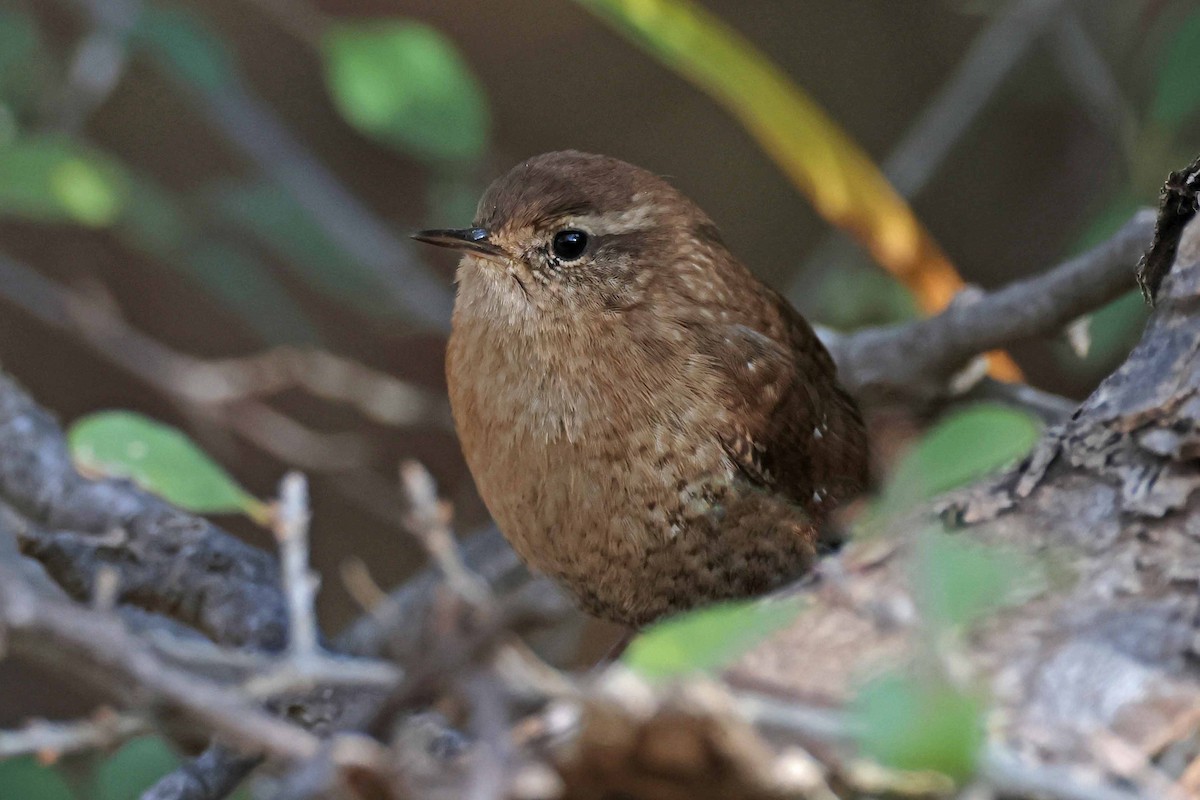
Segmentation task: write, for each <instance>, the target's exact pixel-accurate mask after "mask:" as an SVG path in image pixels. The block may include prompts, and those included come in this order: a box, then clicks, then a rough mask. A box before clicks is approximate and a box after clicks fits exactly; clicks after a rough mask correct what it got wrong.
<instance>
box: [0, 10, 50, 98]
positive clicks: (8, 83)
mask: <svg viewBox="0 0 1200 800" xmlns="http://www.w3.org/2000/svg"><path fill="white" fill-rule="evenodd" d="M44 56H45V54H44V53H43V51H42V38H41V35H40V34H39V33H38V29H37V25H36V23H35V22H34V19H33V17H32V16H30V15H29V14H22V13H20V12H18V11H11V10H8V9H0V105H3V104H4V103H5V102H8V101H11V102H14V103H16V104H18V105H25V104H26V103H27V102H28V101H31V100H33V99H34V98H35V96H36V94H37V91H36V87H37V81H36V78H37V77H38V76H39V74H40V73H41V72H42V70H41V69H40V67H41V66H42V63H41V62H42V59H43V58H44Z"/></svg>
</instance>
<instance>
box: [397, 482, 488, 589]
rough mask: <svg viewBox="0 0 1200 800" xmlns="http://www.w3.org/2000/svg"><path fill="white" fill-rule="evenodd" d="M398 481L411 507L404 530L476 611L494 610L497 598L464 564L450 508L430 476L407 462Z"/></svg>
mask: <svg viewBox="0 0 1200 800" xmlns="http://www.w3.org/2000/svg"><path fill="white" fill-rule="evenodd" d="M400 482H401V484H402V485H403V487H404V491H405V494H406V495H407V496H408V501H409V504H410V508H409V512H408V514H407V515H406V517H405V522H406V525H405V527H406V528H407V529H408V530H409V531H410V532H411V533H412V534H413V535H414V536H415V537H416V538H417V540H418V541H419V542H420V543H421V545H422V546H423V547H424V548H425V550H426V552H428V553H429V557H430V558H431V559H432V560H433V563H434V564H436V565H437V567H438V569H439V570H441V572H442V575H443V576H444V577H445V579H446V584H447V585H448V586H449V587H450V588H451V589H452V590H453V591H454V592H455V593H456V594H457V595H458V596H459V597H461V598H462V599H463V600H465V601H467V602H468V603H470V604H471V605H472V606H474V607H475V608H476V609H482V610H488V609H494V608H495V606H496V599H495V597H494V596H493V595H492V590H491V589H490V588H489V587H488V585H487V582H486V581H484V580H483V579H482V578H481V577H479V575H478V574H476V573H474V572H472V571H471V569H470V568H469V567H467V565H466V564H465V563H463V560H462V556H461V555H460V554H459V552H458V544H457V542H456V540H455V538H454V534H453V532H452V531H451V530H450V517H451V509H450V505H449V504H448V503H445V502H443V501H441V500H439V499H438V496H437V486H436V485H435V484H434V482H433V476H432V475H430V474H429V472H428V470H426V469H425V468H424V467H423V466H421V465H420V464H418V463H417V462H415V461H406V462H404V463H403V464H402V465H401V466H400Z"/></svg>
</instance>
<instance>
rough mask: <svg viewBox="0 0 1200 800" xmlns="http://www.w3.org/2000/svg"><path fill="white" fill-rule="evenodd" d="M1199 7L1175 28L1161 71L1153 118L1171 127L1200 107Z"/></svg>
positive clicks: (1177, 124)
mask: <svg viewBox="0 0 1200 800" xmlns="http://www.w3.org/2000/svg"><path fill="white" fill-rule="evenodd" d="M1198 76H1200V10H1197V11H1193V12H1192V13H1191V14H1189V15H1188V16H1187V18H1185V19H1184V20H1183V22H1182V23H1181V24H1180V25H1179V27H1178V28H1177V29H1176V30H1175V35H1174V36H1173V37H1172V39H1171V41H1170V43H1169V44H1168V45H1167V47H1166V55H1165V57H1164V58H1163V62H1162V67H1161V68H1160V69H1159V73H1158V84H1157V86H1156V87H1155V92H1154V100H1153V102H1152V103H1151V105H1150V117H1151V119H1153V120H1154V121H1155V122H1157V123H1160V124H1161V125H1163V126H1164V127H1166V128H1167V129H1168V130H1175V129H1177V128H1178V127H1179V126H1180V124H1182V123H1183V122H1184V121H1185V120H1187V118H1188V117H1190V116H1191V115H1192V114H1194V113H1195V112H1196V111H1197V110H1200V77H1198Z"/></svg>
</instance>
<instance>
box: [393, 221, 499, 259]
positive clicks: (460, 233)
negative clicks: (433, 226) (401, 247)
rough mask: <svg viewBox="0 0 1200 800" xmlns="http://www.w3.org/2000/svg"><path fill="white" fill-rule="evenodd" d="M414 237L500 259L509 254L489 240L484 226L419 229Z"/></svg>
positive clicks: (419, 240) (440, 245)
mask: <svg viewBox="0 0 1200 800" xmlns="http://www.w3.org/2000/svg"><path fill="white" fill-rule="evenodd" d="M412 238H414V239H416V240H417V241H418V242H425V243H426V244H436V245H437V246H438V247H449V248H452V249H454V250H465V251H467V252H469V253H476V254H478V255H481V256H485V257H487V258H492V259H499V258H504V257H505V256H507V253H505V252H504V251H503V250H502V249H500V248H499V247H498V246H496V245H495V244H493V243H492V242H489V241H488V232H487V230H486V229H484V228H458V229H453V228H447V229H438V230H429V231H417V232H416V233H414V234H413V235H412Z"/></svg>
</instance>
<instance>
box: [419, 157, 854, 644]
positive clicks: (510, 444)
mask: <svg viewBox="0 0 1200 800" xmlns="http://www.w3.org/2000/svg"><path fill="white" fill-rule="evenodd" d="M415 238H417V239H419V240H421V241H424V242H428V243H430V244H436V245H441V246H444V247H452V248H456V249H458V250H461V251H462V252H463V258H462V262H461V264H460V265H459V268H458V297H457V300H456V302H455V307H454V325H453V333H452V334H451V336H450V344H449V350H448V354H447V360H446V377H447V379H448V381H449V387H450V402H451V406H452V409H453V412H454V419H455V422H456V424H457V427H458V433H459V436H460V438H461V440H462V447H463V452H464V453H465V455H466V459H467V464H468V465H469V466H470V469H471V473H472V475H473V476H474V478H475V481H476V484H477V485H478V488H479V491H480V494H481V495H482V496H483V500H484V502H485V503H486V504H487V507H488V509H489V510H490V511H491V513H492V515H493V517H494V518H495V520H496V522H497V523H498V524H499V526H500V529H501V530H502V531H503V532H504V534H505V536H507V537H508V540H509V541H510V542H511V543H512V545H513V547H514V548H515V549H516V551H517V553H519V554H520V556H521V557H522V558H523V559H524V560H525V561H526V562H527V563H528V564H529V565H531V566H532V567H534V568H535V569H538V570H541V571H542V572H545V573H546V574H548V575H550V576H552V577H554V578H556V579H557V580H558V581H559V582H560V583H562V584H563V585H564V586H565V587H566V588H567V589H569V590H570V591H571V592H572V593H574V595H575V596H576V597H577V598H578V599H579V601H580V603H581V604H582V605H583V606H584V608H585V609H586V610H588V611H590V612H592V613H594V614H596V615H598V616H600V617H604V618H607V619H609V620H613V621H616V622H622V623H626V624H629V625H634V626H640V625H643V624H645V623H647V622H649V621H651V620H654V619H656V618H658V617H660V616H662V615H664V614H668V613H671V612H674V611H679V610H683V609H687V608H690V607H692V606H696V605H699V604H703V603H708V602H712V601H717V600H721V599H726V598H737V597H745V596H748V595H754V594H759V593H762V592H765V591H768V590H770V589H772V588H774V587H776V586H779V585H780V584H783V583H785V582H787V581H789V580H791V579H794V578H796V577H797V576H799V575H801V574H802V573H803V572H804V571H805V570H806V569H808V568H809V567H810V566H811V564H812V563H813V560H814V559H815V557H816V554H817V552H818V549H819V547H820V545H821V541H822V534H821V530H822V527H823V523H824V522H825V521H826V518H827V517H828V515H829V512H830V511H831V510H832V509H833V507H834V506H836V505H837V503H838V502H839V501H840V500H843V499H845V498H847V497H848V496H850V495H853V494H855V493H856V492H858V491H860V490H861V489H862V487H863V486H864V484H865V482H866V477H867V444H866V435H865V432H864V429H863V423H862V419H861V417H860V416H859V413H858V410H857V409H856V408H855V405H854V402H853V401H852V400H851V399H850V397H849V396H848V395H847V394H846V392H845V391H844V390H843V389H842V388H841V387H840V386H839V385H838V383H837V376H836V369H835V367H834V364H833V361H832V359H830V357H829V354H828V353H827V352H826V351H825V348H824V347H822V345H821V343H820V341H819V340H818V339H817V337H816V335H815V334H814V333H813V330H812V328H811V327H809V325H808V323H807V322H806V321H805V320H804V318H803V317H801V316H800V315H799V314H798V313H797V312H796V311H795V310H794V309H792V307H791V306H790V305H788V303H787V301H786V300H784V299H783V298H782V297H781V296H780V295H779V294H777V293H776V292H774V291H773V290H771V289H770V288H768V287H767V286H765V285H763V284H762V283H760V282H759V281H758V280H757V279H756V278H755V277H754V276H753V275H752V274H751V273H750V271H749V270H747V269H746V267H744V266H743V265H742V264H741V262H739V261H738V260H737V259H736V258H734V257H733V256H732V255H731V254H730V253H729V251H728V250H727V249H726V248H725V245H724V243H723V242H722V241H721V236H720V234H719V233H718V232H717V229H716V226H714V225H713V223H712V221H711V220H710V219H709V218H708V217H707V216H706V215H705V214H704V212H703V211H701V210H700V209H699V208H697V207H696V206H695V205H694V204H693V203H692V202H691V201H690V200H688V199H687V198H686V197H684V196H683V195H682V194H681V193H680V192H678V191H677V190H675V189H674V188H673V187H672V186H670V185H669V184H668V183H667V182H666V181H664V180H662V179H661V178H659V177H657V176H656V175H653V174H651V173H649V172H647V171H645V170H642V169H639V168H637V167H634V166H632V165H630V164H626V163H624V162H622V161H618V160H616V159H614V158H608V157H606V156H599V155H589V154H585V153H578V152H573V151H567V152H558V153H548V154H546V155H541V156H538V157H536V158H532V159H530V160H528V161H526V162H525V163H523V164H521V165H519V166H517V167H516V168H514V169H513V170H512V171H510V172H509V173H508V174H507V175H505V176H503V177H502V178H500V179H499V180H497V181H496V182H495V183H493V184H492V185H491V187H489V188H488V190H487V192H486V193H485V194H484V196H483V199H482V200H481V201H480V203H479V209H478V211H477V214H476V218H475V222H474V225H473V227H470V228H465V229H461V230H431V231H422V232H421V233H419V234H416V237H415Z"/></svg>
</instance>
